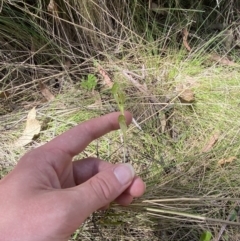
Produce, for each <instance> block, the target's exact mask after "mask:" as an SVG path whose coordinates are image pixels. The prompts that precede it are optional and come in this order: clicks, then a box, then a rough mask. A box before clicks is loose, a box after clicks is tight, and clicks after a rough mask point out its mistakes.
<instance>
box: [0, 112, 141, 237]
mask: <svg viewBox="0 0 240 241" xmlns="http://www.w3.org/2000/svg"><path fill="white" fill-rule="evenodd" d="M118 116H119V113H111V114H108V115H105V116H102V117H99V118H96V119H92V120H89V121H86V122H84V123H82V124H80V125H78V126H76V127H74V128H73V129H71V130H69V131H67V132H65V133H63V134H62V135H60V136H58V137H56V138H55V139H53V140H52V141H50V142H49V143H47V144H45V145H43V146H41V147H39V148H36V149H35V150H32V151H30V152H29V153H27V154H26V155H24V156H23V157H22V158H21V159H20V161H19V163H18V164H17V166H16V167H15V169H14V170H13V171H12V172H11V173H10V174H8V175H7V176H6V177H5V178H3V179H2V180H1V181H0V240H11V241H30V240H31V241H33V240H34V241H48V240H49V241H54V240H56V241H66V240H68V238H69V237H70V235H71V234H72V233H73V232H74V231H75V230H76V229H77V228H78V227H79V226H80V225H81V224H82V223H83V222H84V220H85V219H86V218H87V217H89V215H91V213H93V212H94V211H96V210H98V209H100V208H104V207H107V206H108V205H109V203H110V202H112V201H114V200H115V201H116V202H117V203H119V204H121V205H128V204H130V203H131V202H132V200H133V198H134V197H139V196H141V195H142V194H143V193H144V190H145V185H144V183H143V181H142V180H141V179H140V178H139V177H137V176H135V174H134V170H133V168H132V166H131V165H129V164H116V165H114V164H111V163H108V162H105V161H102V160H100V159H97V158H91V157H89V158H86V159H83V160H79V161H74V162H72V158H73V157H74V156H75V155H77V154H78V153H80V152H81V151H83V150H84V149H85V148H86V146H87V145H88V144H89V143H90V142H91V141H93V140H95V139H97V138H99V137H100V136H102V135H104V134H106V133H108V132H110V131H113V130H116V129H118V128H119V124H118ZM125 116H126V120H127V123H128V124H129V123H130V122H131V118H132V117H131V114H130V113H128V112H126V113H125Z"/></svg>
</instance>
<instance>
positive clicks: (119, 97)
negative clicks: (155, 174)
mask: <svg viewBox="0 0 240 241" xmlns="http://www.w3.org/2000/svg"><path fill="white" fill-rule="evenodd" d="M111 91H112V94H113V97H114V99H115V101H116V102H117V105H118V108H119V110H120V112H121V114H120V115H119V117H118V123H119V126H120V129H121V132H122V135H123V146H124V162H126V150H127V149H126V138H127V124H126V118H125V116H124V104H125V94H124V93H123V91H121V88H120V86H119V84H118V83H114V84H113V86H112V89H111Z"/></svg>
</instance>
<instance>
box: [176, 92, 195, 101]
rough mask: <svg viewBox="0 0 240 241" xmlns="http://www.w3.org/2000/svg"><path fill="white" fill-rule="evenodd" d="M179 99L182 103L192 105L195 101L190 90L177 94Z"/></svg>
mask: <svg viewBox="0 0 240 241" xmlns="http://www.w3.org/2000/svg"><path fill="white" fill-rule="evenodd" d="M179 99H180V101H181V102H182V103H193V102H194V100H195V97H194V93H193V91H192V90H191V89H186V90H183V91H182V92H181V93H179Z"/></svg>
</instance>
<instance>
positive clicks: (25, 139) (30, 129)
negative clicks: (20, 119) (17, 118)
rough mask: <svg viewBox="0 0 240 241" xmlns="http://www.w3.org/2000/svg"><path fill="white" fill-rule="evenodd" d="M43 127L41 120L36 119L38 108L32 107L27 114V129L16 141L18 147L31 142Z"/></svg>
mask: <svg viewBox="0 0 240 241" xmlns="http://www.w3.org/2000/svg"><path fill="white" fill-rule="evenodd" d="M40 129H41V125H40V123H39V121H38V120H37V119H36V108H35V107H34V108H32V109H31V110H30V111H29V113H28V116H27V122H26V127H25V130H24V131H23V134H22V136H21V137H20V138H19V139H18V140H17V141H16V142H15V143H14V145H15V146H17V147H22V146H25V145H27V144H29V143H30V142H31V141H32V139H33V137H34V136H35V135H38V134H39V132H40Z"/></svg>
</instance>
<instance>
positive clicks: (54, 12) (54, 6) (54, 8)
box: [47, 0, 60, 23]
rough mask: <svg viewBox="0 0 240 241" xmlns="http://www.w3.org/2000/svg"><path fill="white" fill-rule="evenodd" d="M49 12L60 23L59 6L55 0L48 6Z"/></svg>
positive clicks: (51, 0)
mask: <svg viewBox="0 0 240 241" xmlns="http://www.w3.org/2000/svg"><path fill="white" fill-rule="evenodd" d="M47 10H48V12H50V13H52V15H53V17H54V19H55V20H56V21H57V22H58V23H59V22H60V20H59V17H58V6H57V4H56V2H55V1H54V0H50V1H49V4H48V6H47Z"/></svg>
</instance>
